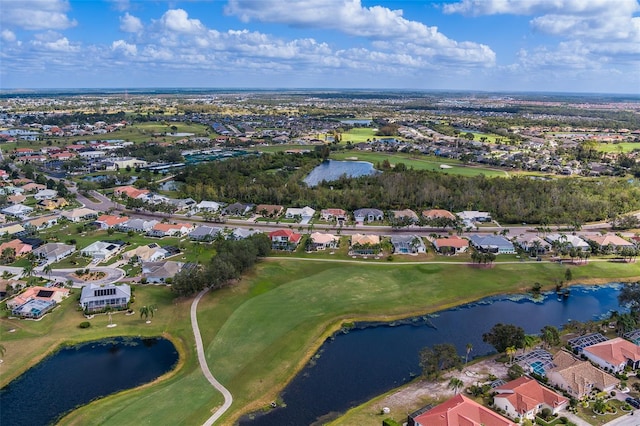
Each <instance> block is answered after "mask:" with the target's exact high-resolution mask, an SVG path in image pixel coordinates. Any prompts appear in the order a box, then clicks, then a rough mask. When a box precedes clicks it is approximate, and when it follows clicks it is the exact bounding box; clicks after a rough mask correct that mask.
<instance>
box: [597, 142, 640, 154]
mask: <svg viewBox="0 0 640 426" xmlns="http://www.w3.org/2000/svg"><path fill="white" fill-rule="evenodd" d="M634 149H640V143H638V142H621V143H601V144H599V145H598V151H602V152H631V151H633V150H634Z"/></svg>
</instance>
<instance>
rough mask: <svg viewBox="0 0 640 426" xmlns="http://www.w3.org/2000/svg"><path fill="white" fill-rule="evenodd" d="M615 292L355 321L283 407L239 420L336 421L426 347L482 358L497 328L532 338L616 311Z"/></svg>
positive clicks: (404, 379)
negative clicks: (512, 328)
mask: <svg viewBox="0 0 640 426" xmlns="http://www.w3.org/2000/svg"><path fill="white" fill-rule="evenodd" d="M620 288H621V285H619V284H612V285H607V286H574V287H571V295H570V296H569V298H568V299H566V300H558V298H557V296H556V295H555V293H549V294H545V295H544V299H543V300H540V301H533V300H531V299H529V298H527V297H525V296H522V295H513V296H500V297H491V298H487V299H483V300H481V301H478V302H476V303H471V304H468V305H463V306H460V307H457V308H453V309H449V310H446V311H442V312H438V313H436V314H433V315H429V316H424V317H418V318H411V319H408V320H403V321H396V322H393V323H390V324H389V323H384V324H359V325H358V327H356V329H353V330H351V331H349V332H348V333H346V334H344V333H342V332H339V333H337V334H336V335H334V336H333V337H332V338H329V339H328V340H327V341H326V342H325V343H324V344H323V345H322V347H321V348H320V350H319V351H318V353H317V354H316V355H315V356H314V357H313V358H312V360H311V361H310V362H309V363H308V365H307V366H306V367H305V368H304V369H303V370H302V371H301V372H300V373H299V374H298V375H297V376H296V377H295V378H294V379H293V381H292V382H291V383H290V384H289V385H288V386H287V387H286V388H285V389H284V391H283V392H282V395H281V396H282V399H283V401H284V403H285V404H286V407H283V408H277V409H274V410H272V411H271V412H269V413H267V414H264V415H256V417H255V419H250V418H248V417H247V418H244V419H242V421H241V422H240V424H241V425H252V426H276V425H277V426H285V425H309V424H312V423H314V422H315V421H317V420H318V419H319V418H323V419H325V418H327V417H336V416H337V415H338V413H344V412H345V411H347V410H348V409H349V408H351V407H354V406H357V405H359V404H362V403H364V402H366V401H368V400H370V399H371V398H373V397H375V396H377V395H380V394H382V393H384V392H387V391H389V390H391V389H393V388H396V387H398V386H401V385H403V384H406V383H408V382H409V381H411V380H412V379H413V378H414V377H416V376H418V375H420V374H421V370H420V367H419V365H418V353H419V352H420V350H421V349H422V348H424V347H426V346H429V347H431V346H433V345H434V344H438V343H452V344H454V345H455V346H456V348H457V349H458V353H459V354H460V355H461V356H464V353H465V347H466V345H467V343H471V344H472V345H473V352H472V353H471V355H472V356H476V357H477V356H482V355H487V354H489V353H492V352H494V350H493V347H491V346H490V345H488V344H486V343H484V342H483V341H482V334H483V333H486V332H487V331H489V330H490V329H491V327H493V326H494V325H495V324H496V323H499V322H501V323H506V324H516V325H519V326H521V327H523V328H524V329H525V331H526V333H527V334H538V333H539V332H540V329H541V328H542V327H544V326H545V325H554V326H557V327H560V326H562V325H563V324H566V323H567V322H568V321H569V320H572V319H573V320H578V321H587V320H593V319H600V318H602V317H605V316H608V315H609V313H610V312H611V311H612V310H619V309H620V307H619V305H618V299H617V297H618V294H619V292H620ZM415 408H416V409H418V408H420V407H415Z"/></svg>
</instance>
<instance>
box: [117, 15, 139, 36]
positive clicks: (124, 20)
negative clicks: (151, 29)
mask: <svg viewBox="0 0 640 426" xmlns="http://www.w3.org/2000/svg"><path fill="white" fill-rule="evenodd" d="M143 28H144V25H142V21H140V18H137V17H135V16H133V15H130V14H129V13H128V12H127V13H125V14H124V16H121V17H120V30H121V31H124V32H125V33H138V32H140V31H142V29H143Z"/></svg>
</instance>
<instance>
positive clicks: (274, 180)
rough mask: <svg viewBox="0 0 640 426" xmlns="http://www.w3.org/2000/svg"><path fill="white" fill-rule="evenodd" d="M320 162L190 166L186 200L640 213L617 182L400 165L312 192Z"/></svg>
mask: <svg viewBox="0 0 640 426" xmlns="http://www.w3.org/2000/svg"><path fill="white" fill-rule="evenodd" d="M320 161H322V153H321V152H317V153H316V152H314V153H311V154H309V155H304V156H303V155H288V154H284V153H279V154H274V155H263V156H260V157H255V158H243V159H230V160H227V161H224V162H216V163H207V164H200V165H198V166H195V167H188V168H186V169H185V170H184V171H183V172H182V173H181V174H180V175H179V176H178V177H177V180H179V181H182V182H184V184H185V185H184V190H185V195H186V196H189V197H192V198H194V199H196V200H202V199H209V200H217V201H223V202H245V203H254V204H260V203H265V204H281V205H286V206H304V205H309V206H311V207H313V208H316V209H321V208H332V207H339V208H343V209H346V210H355V209H359V208H364V207H373V208H378V209H381V210H391V209H403V208H410V209H414V210H416V211H418V212H419V211H420V210H421V209H423V208H443V209H447V210H450V211H462V210H483V211H488V212H490V213H491V214H492V215H493V217H494V218H495V219H497V220H499V221H502V222H505V223H519V222H527V223H541V224H550V223H584V222H587V221H596V220H607V219H612V218H615V217H617V216H619V215H621V214H624V213H627V212H629V211H634V210H638V209H640V188H638V187H637V186H634V185H633V183H630V182H628V181H627V180H625V179H615V178H611V179H585V178H580V179H578V178H565V179H551V180H534V179H531V178H530V177H520V176H516V177H510V178H500V177H495V178H487V177H485V176H483V175H480V176H474V177H465V176H457V175H450V174H446V173H439V172H434V171H428V170H414V169H411V168H407V167H406V166H405V167H398V166H396V167H395V168H394V169H393V170H387V171H385V172H384V173H379V174H376V175H372V176H364V177H360V178H347V177H346V176H343V177H341V178H339V179H338V180H336V181H332V182H322V183H320V184H319V185H318V186H316V187H308V186H307V185H306V184H305V183H304V182H303V179H304V177H305V176H306V175H307V174H308V173H309V172H310V171H311V170H312V169H313V168H314V167H315V166H317V165H318V164H320ZM403 166H404V164H403Z"/></svg>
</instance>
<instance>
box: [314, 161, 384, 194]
mask: <svg viewBox="0 0 640 426" xmlns="http://www.w3.org/2000/svg"><path fill="white" fill-rule="evenodd" d="M375 173H378V171H377V170H376V169H374V168H373V164H371V163H369V162H366V161H336V160H328V161H323V162H322V164H320V165H319V166H317V167H316V168H315V169H313V170H311V173H309V174H308V175H307V177H306V178H304V182H305V183H306V184H307V185H308V186H311V187H313V186H316V185H318V184H319V183H320V182H322V181H323V180H324V181H326V182H331V181H333V180H338V179H340V177H341V176H343V175H345V176H347V177H360V176H368V175H372V174H375Z"/></svg>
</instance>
